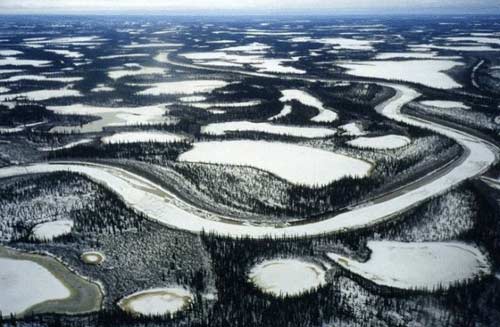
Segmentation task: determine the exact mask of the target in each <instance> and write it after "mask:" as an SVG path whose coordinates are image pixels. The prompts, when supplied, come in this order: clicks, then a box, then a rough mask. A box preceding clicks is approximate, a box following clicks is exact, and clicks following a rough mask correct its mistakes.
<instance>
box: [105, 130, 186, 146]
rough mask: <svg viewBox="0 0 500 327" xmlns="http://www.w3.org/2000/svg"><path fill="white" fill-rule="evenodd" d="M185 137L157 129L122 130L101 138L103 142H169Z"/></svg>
mask: <svg viewBox="0 0 500 327" xmlns="http://www.w3.org/2000/svg"><path fill="white" fill-rule="evenodd" d="M185 139H186V138H185V137H184V136H182V135H176V134H172V133H167V132H159V131H141V132H122V133H116V134H113V135H111V136H106V137H103V138H102V139H101V142H102V143H104V144H116V143H140V142H143V143H145V142H155V143H171V142H179V141H183V140H185Z"/></svg>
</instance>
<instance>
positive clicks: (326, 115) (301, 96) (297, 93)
mask: <svg viewBox="0 0 500 327" xmlns="http://www.w3.org/2000/svg"><path fill="white" fill-rule="evenodd" d="M281 94H282V97H281V98H280V101H281V102H284V103H286V102H289V101H292V100H296V101H299V102H300V103H302V104H303V105H305V106H309V107H313V108H316V109H318V111H319V114H318V115H317V116H315V117H313V118H311V121H313V122H317V123H331V122H333V121H335V120H337V119H338V115H337V113H335V112H333V111H331V110H328V109H326V108H325V106H324V105H323V102H321V101H320V100H319V99H318V98H316V97H314V96H312V95H310V94H309V93H307V92H305V91H302V90H296V89H289V90H282V91H281Z"/></svg>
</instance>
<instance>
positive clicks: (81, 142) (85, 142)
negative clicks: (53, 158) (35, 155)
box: [38, 139, 92, 151]
mask: <svg viewBox="0 0 500 327" xmlns="http://www.w3.org/2000/svg"><path fill="white" fill-rule="evenodd" d="M90 142H92V139H82V140H78V141H75V142H70V143H68V144H65V145H62V146H57V147H42V148H38V150H39V151H57V150H63V149H70V148H73V147H75V146H77V145H81V144H87V143H90Z"/></svg>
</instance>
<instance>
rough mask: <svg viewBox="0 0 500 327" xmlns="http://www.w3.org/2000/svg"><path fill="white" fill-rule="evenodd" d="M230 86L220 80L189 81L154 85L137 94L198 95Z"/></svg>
mask: <svg viewBox="0 0 500 327" xmlns="http://www.w3.org/2000/svg"><path fill="white" fill-rule="evenodd" d="M226 85H228V83H227V82H225V81H220V80H187V81H178V82H163V83H156V84H153V85H152V87H150V88H148V89H146V90H144V91H140V92H137V94H139V95H162V94H196V93H210V92H212V91H213V90H216V89H219V88H222V87H224V86H226Z"/></svg>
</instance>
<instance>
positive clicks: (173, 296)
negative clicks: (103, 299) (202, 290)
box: [118, 287, 193, 316]
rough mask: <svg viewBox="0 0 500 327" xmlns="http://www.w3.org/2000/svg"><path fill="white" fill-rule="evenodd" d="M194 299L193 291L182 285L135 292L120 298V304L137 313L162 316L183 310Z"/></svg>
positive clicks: (121, 306) (123, 308) (125, 308)
mask: <svg viewBox="0 0 500 327" xmlns="http://www.w3.org/2000/svg"><path fill="white" fill-rule="evenodd" d="M192 301H193V295H192V294H191V292H189V291H187V290H185V289H184V288H180V287H169V288H155V289H150V290H145V291H140V292H137V293H133V294H131V295H129V296H127V297H125V298H123V299H122V300H120V301H119V302H118V306H120V308H121V309H122V310H125V311H128V312H131V313H135V314H142V315H146V316H161V315H165V314H169V313H170V314H171V313H175V312H177V311H180V310H183V309H185V308H186V307H187V306H189V305H190V303H191V302H192Z"/></svg>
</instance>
